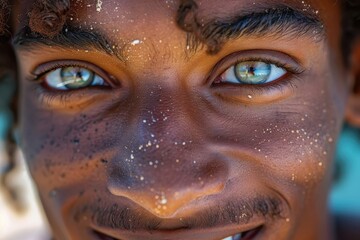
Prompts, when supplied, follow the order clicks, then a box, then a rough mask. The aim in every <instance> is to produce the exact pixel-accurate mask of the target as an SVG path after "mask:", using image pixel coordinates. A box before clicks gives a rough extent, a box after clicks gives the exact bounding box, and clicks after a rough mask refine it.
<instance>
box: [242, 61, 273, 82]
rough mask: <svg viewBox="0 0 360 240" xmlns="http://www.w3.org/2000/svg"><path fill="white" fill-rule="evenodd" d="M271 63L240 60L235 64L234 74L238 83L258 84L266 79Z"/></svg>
mask: <svg viewBox="0 0 360 240" xmlns="http://www.w3.org/2000/svg"><path fill="white" fill-rule="evenodd" d="M270 73H271V65H270V64H267V63H264V62H253V61H250V62H241V63H239V64H237V65H236V66H235V76H236V77H237V80H238V81H239V82H240V83H244V84H260V83H264V82H266V81H267V80H268V78H269V76H270Z"/></svg>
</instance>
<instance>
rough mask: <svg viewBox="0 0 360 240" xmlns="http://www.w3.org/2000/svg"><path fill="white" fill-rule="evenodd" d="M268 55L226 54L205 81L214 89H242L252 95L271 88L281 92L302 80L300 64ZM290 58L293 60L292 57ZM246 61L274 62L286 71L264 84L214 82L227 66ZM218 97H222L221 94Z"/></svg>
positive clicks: (292, 88)
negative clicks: (245, 55)
mask: <svg viewBox="0 0 360 240" xmlns="http://www.w3.org/2000/svg"><path fill="white" fill-rule="evenodd" d="M260 55H264V54H260ZM269 55H271V54H268V55H266V56H257V57H254V56H249V57H244V56H240V54H239V53H233V54H230V55H229V56H226V57H225V58H224V59H223V60H221V61H220V62H218V63H217V64H216V66H215V67H214V68H213V71H212V72H211V73H210V75H209V76H210V77H208V78H207V79H208V80H207V82H209V85H210V87H211V88H212V89H215V90H216V89H219V88H228V89H231V90H235V91H240V92H241V91H243V92H247V93H251V94H254V95H262V94H265V93H266V92H268V91H271V90H277V91H280V92H282V91H283V90H284V88H286V87H289V88H291V90H294V89H295V88H296V84H295V83H296V81H300V80H302V78H300V76H301V74H302V73H303V72H304V71H305V69H303V68H302V67H301V65H300V64H298V63H297V62H296V63H294V64H290V63H285V61H280V60H278V58H275V57H269ZM281 55H283V54H281ZM286 58H289V59H290V57H289V56H286ZM291 60H292V61H294V60H293V59H291ZM247 61H254V62H255V61H259V62H264V63H267V64H274V65H276V66H277V67H280V68H283V69H284V70H285V71H286V74H285V75H284V76H282V77H280V78H279V79H277V80H275V81H272V82H269V83H264V84H234V83H224V82H220V83H215V82H216V80H217V79H218V78H220V76H221V75H222V74H223V73H224V72H225V71H227V70H228V69H229V68H231V67H233V66H236V65H237V64H239V63H241V62H247ZM217 95H219V94H217ZM220 97H222V96H221V94H220Z"/></svg>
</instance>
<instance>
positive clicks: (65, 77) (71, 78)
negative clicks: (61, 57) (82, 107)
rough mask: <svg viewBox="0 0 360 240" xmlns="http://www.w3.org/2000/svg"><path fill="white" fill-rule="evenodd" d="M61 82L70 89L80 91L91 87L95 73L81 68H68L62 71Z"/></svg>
mask: <svg viewBox="0 0 360 240" xmlns="http://www.w3.org/2000/svg"><path fill="white" fill-rule="evenodd" d="M60 75H61V81H62V82H63V84H64V86H65V87H67V88H69V89H78V88H83V87H87V86H89V85H91V83H92V82H93V81H94V74H93V72H91V71H89V70H87V69H85V68H79V67H66V68H63V69H62V70H61V73H60Z"/></svg>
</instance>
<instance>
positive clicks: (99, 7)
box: [96, 0, 103, 12]
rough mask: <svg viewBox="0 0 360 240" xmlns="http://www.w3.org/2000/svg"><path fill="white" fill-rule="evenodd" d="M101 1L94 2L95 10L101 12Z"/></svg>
mask: <svg viewBox="0 0 360 240" xmlns="http://www.w3.org/2000/svg"><path fill="white" fill-rule="evenodd" d="M102 4H103V2H102V1H101V0H97V2H96V11H97V12H101V9H102Z"/></svg>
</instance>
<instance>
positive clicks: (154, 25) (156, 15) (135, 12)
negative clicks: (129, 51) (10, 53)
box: [15, 0, 341, 35]
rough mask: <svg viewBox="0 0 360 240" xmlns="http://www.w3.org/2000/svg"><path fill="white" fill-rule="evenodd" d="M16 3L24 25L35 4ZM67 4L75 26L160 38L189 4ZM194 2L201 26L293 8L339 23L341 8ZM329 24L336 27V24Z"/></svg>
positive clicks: (329, 3) (107, 0) (248, 0)
mask: <svg viewBox="0 0 360 240" xmlns="http://www.w3.org/2000/svg"><path fill="white" fill-rule="evenodd" d="M45 1H47V0H45ZM48 1H49V2H51V1H50V0H48ZM18 2H19V4H17V5H16V7H15V8H16V10H17V12H19V14H16V15H17V16H19V15H20V16H21V20H20V21H17V22H18V23H20V25H24V24H26V22H27V16H28V12H30V11H31V8H32V7H33V6H34V3H35V2H36V1H35V0H31V1H26V2H25V1H23V0H18ZM70 2H71V10H70V14H69V18H70V21H71V22H73V23H74V24H82V25H85V26H88V27H98V28H101V29H104V30H107V31H109V32H111V31H112V32H114V31H115V32H121V33H122V34H123V35H126V34H131V33H134V32H136V33H138V30H139V28H141V31H142V32H144V33H148V34H149V33H152V35H159V34H161V33H162V32H166V30H169V28H170V29H171V31H173V27H174V24H175V20H176V14H177V11H178V9H179V6H180V5H181V4H182V3H184V2H191V1H189V0H154V1H147V0H138V1H131V0H101V1H100V0H70ZM194 2H195V3H196V4H197V6H198V8H197V15H198V18H199V20H200V24H202V23H206V22H207V21H209V20H213V19H215V18H224V17H228V16H234V15H237V14H240V13H242V14H244V13H251V12H253V11H256V10H257V11H259V10H261V9H271V8H276V7H279V6H289V7H293V8H296V9H298V10H301V11H303V12H304V13H306V12H309V13H316V14H318V15H319V16H320V18H321V19H322V20H323V21H324V22H325V23H326V22H327V21H329V20H334V19H340V18H338V17H339V10H340V7H341V1H335V0H307V1H300V0H271V1H267V0H242V1H238V0H225V1H217V0H194ZM36 5H37V4H35V6H36ZM331 22H332V23H336V22H335V21H331ZM149 23H151V24H149ZM114 25H116V26H114ZM114 27H115V28H114ZM124 29H126V30H124ZM156 30H160V31H156ZM167 35H168V34H167Z"/></svg>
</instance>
